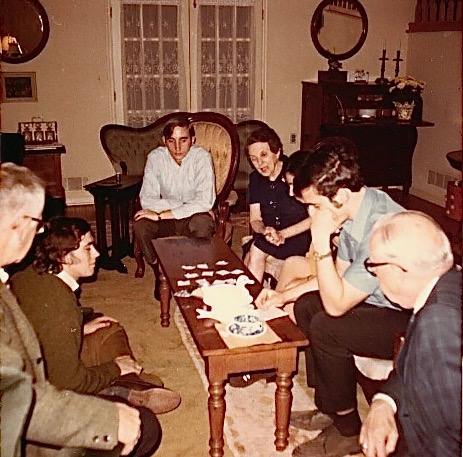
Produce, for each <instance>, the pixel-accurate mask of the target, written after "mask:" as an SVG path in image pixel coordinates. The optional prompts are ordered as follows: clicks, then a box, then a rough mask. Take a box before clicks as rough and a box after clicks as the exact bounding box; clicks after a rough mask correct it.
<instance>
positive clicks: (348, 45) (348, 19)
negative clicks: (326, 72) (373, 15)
mask: <svg viewBox="0 0 463 457" xmlns="http://www.w3.org/2000/svg"><path fill="white" fill-rule="evenodd" d="M367 32H368V16H367V13H366V11H365V8H364V7H363V6H362V4H361V3H360V2H359V1H358V0H323V1H322V2H321V3H320V4H319V5H318V6H317V9H316V10H315V12H314V14H313V16H312V22H311V24H310V35H311V37H312V41H313V44H314V45H315V49H316V50H317V51H318V52H319V53H320V54H321V55H322V56H323V57H326V58H327V59H328V62H329V63H330V68H331V67H334V68H336V66H337V67H338V68H339V67H340V66H341V64H340V63H339V62H338V61H339V60H345V59H348V58H349V57H352V56H354V55H355V54H357V52H358V51H359V50H360V48H361V47H362V46H363V44H364V43H365V40H366V38H367ZM335 64H337V65H335Z"/></svg>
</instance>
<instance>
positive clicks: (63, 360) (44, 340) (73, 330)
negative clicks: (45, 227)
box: [12, 267, 120, 393]
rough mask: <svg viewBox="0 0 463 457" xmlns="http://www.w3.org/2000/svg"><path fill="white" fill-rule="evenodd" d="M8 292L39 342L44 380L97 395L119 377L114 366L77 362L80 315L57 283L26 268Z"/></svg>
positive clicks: (70, 294) (67, 291)
mask: <svg viewBox="0 0 463 457" xmlns="http://www.w3.org/2000/svg"><path fill="white" fill-rule="evenodd" d="M12 289H13V292H14V294H15V295H16V296H17V298H18V301H19V304H20V306H21V308H22V310H23V311H24V314H26V316H27V318H28V319H29V321H30V322H31V324H32V326H33V327H34V330H35V332H36V334H37V337H38V339H39V341H40V345H41V346H42V352H43V355H44V358H45V366H46V370H47V373H48V379H49V381H50V382H51V383H52V384H54V385H55V386H56V387H57V388H58V389H69V390H73V391H75V392H80V393H97V392H99V391H100V390H101V389H104V388H105V387H107V386H108V384H109V383H110V382H111V381H112V380H113V379H114V378H116V377H117V376H119V374H120V370H119V367H118V366H117V365H116V364H115V363H114V362H109V363H106V364H104V365H100V366H97V367H91V368H88V367H86V366H85V365H84V364H83V363H82V361H81V360H80V357H79V354H80V350H81V346H82V336H83V326H82V314H81V312H80V310H79V308H78V304H77V299H76V297H75V295H74V292H73V291H72V290H71V289H70V288H69V286H68V285H66V284H65V283H64V282H63V281H62V280H61V279H59V278H58V277H56V276H54V275H52V274H48V273H47V274H42V275H39V274H38V273H36V272H35V270H34V269H33V268H32V267H28V268H26V269H25V270H24V271H21V272H19V273H17V274H15V275H14V276H13V278H12Z"/></svg>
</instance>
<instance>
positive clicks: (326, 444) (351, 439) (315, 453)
mask: <svg viewBox="0 0 463 457" xmlns="http://www.w3.org/2000/svg"><path fill="white" fill-rule="evenodd" d="M361 450H362V449H361V447H360V444H359V436H358V435H354V436H343V435H341V434H340V433H339V430H338V429H337V428H336V427H335V426H334V425H330V426H329V427H328V428H325V430H323V431H322V432H321V433H320V435H318V436H317V437H316V438H315V439H313V440H311V441H308V442H306V443H302V444H300V445H299V446H297V447H296V448H294V451H293V455H295V456H300V457H343V456H345V455H351V454H358V453H359V452H361Z"/></svg>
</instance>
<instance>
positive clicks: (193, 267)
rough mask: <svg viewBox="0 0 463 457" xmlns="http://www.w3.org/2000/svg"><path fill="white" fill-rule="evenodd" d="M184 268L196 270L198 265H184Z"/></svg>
mask: <svg viewBox="0 0 463 457" xmlns="http://www.w3.org/2000/svg"><path fill="white" fill-rule="evenodd" d="M182 268H183V269H184V270H194V269H195V268H196V265H182Z"/></svg>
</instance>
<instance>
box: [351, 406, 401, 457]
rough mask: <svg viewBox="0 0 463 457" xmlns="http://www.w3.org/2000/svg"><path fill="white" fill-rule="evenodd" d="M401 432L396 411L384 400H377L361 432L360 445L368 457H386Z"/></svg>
mask: <svg viewBox="0 0 463 457" xmlns="http://www.w3.org/2000/svg"><path fill="white" fill-rule="evenodd" d="M398 438H399V432H398V430H397V424H396V421H395V417H394V411H393V409H392V407H391V405H389V403H387V402H386V401H384V400H379V399H378V400H375V401H373V403H372V404H371V407H370V411H369V412H368V415H367V417H366V419H365V421H364V422H363V425H362V430H361V431H360V438H359V441H360V445H361V446H362V450H363V453H364V454H365V455H366V456H368V457H386V456H387V455H389V454H391V453H392V452H393V451H394V449H395V447H396V444H397V439H398Z"/></svg>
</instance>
